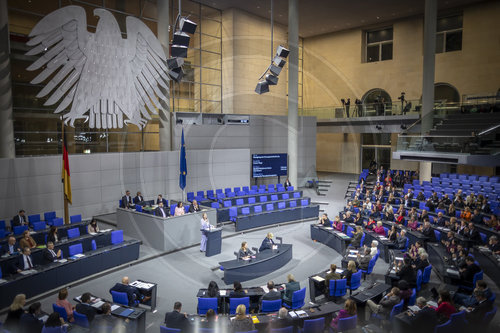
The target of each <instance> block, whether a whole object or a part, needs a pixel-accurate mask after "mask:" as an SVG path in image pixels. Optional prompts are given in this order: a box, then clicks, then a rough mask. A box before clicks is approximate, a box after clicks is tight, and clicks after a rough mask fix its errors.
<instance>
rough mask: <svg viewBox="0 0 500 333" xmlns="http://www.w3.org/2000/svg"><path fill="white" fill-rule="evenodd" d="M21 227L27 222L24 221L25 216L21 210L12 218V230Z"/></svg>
mask: <svg viewBox="0 0 500 333" xmlns="http://www.w3.org/2000/svg"><path fill="white" fill-rule="evenodd" d="M22 225H28V220H27V219H26V214H25V211H24V210H23V209H21V210H20V211H19V213H18V214H17V215H16V216H14V217H13V218H12V225H11V227H12V230H14V227H19V226H22Z"/></svg>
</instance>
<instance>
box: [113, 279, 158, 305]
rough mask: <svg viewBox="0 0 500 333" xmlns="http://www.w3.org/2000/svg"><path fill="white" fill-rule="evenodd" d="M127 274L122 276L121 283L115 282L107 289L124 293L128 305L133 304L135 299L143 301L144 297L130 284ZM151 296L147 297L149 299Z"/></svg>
mask: <svg viewBox="0 0 500 333" xmlns="http://www.w3.org/2000/svg"><path fill="white" fill-rule="evenodd" d="M129 283H130V281H129V278H128V276H124V277H123V278H122V283H116V284H115V285H114V286H113V288H111V289H109V292H110V293H111V291H117V292H120V293H126V294H127V298H128V305H129V306H133V305H135V301H136V300H137V301H139V302H144V299H146V297H145V296H144V295H143V294H142V293H141V292H140V291H139V289H137V288H136V287H133V286H131V285H130V284H129ZM150 298H151V297H149V298H147V300H149V299H150Z"/></svg>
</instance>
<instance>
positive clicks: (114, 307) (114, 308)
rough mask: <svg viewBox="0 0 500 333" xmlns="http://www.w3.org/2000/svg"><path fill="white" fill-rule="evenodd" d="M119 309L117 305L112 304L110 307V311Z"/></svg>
mask: <svg viewBox="0 0 500 333" xmlns="http://www.w3.org/2000/svg"><path fill="white" fill-rule="evenodd" d="M119 307H120V306H119V305H116V304H113V305H111V311H115V310H116V309H118V308H119Z"/></svg>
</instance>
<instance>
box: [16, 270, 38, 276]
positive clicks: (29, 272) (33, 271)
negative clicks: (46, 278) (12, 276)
mask: <svg viewBox="0 0 500 333" xmlns="http://www.w3.org/2000/svg"><path fill="white" fill-rule="evenodd" d="M19 273H20V274H22V275H29V274H33V273H36V271H35V270H34V269H27V270H25V271H20V272H19Z"/></svg>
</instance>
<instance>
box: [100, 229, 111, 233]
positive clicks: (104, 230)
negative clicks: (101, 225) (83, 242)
mask: <svg viewBox="0 0 500 333" xmlns="http://www.w3.org/2000/svg"><path fill="white" fill-rule="evenodd" d="M111 230H113V229H103V230H99V232H101V233H103V232H108V231H111Z"/></svg>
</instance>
